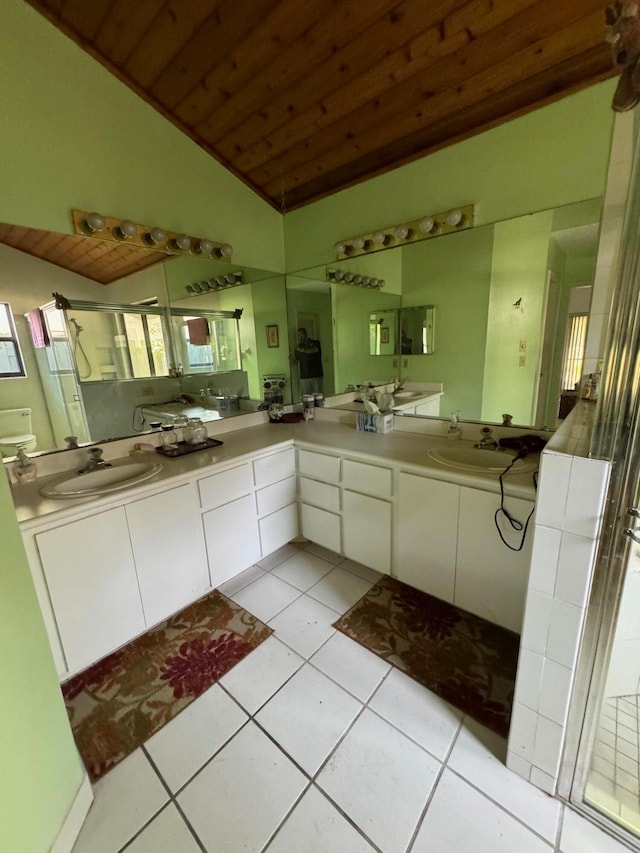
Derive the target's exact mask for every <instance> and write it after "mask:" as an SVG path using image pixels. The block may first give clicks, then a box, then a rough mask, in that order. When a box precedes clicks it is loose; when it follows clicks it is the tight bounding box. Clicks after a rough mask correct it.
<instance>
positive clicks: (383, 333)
mask: <svg viewBox="0 0 640 853" xmlns="http://www.w3.org/2000/svg"><path fill="white" fill-rule="evenodd" d="M380 343H381V344H388V343H389V327H388V326H382V327H381V329H380Z"/></svg>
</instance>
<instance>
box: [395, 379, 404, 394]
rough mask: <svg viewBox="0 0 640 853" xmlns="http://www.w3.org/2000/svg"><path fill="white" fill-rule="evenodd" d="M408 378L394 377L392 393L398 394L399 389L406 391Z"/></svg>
mask: <svg viewBox="0 0 640 853" xmlns="http://www.w3.org/2000/svg"><path fill="white" fill-rule="evenodd" d="M406 381H407V380H406V379H394V380H393V391H392V392H391V393H392V394H396V393H397V392H398V391H404V383H405V382H406Z"/></svg>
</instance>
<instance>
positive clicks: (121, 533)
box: [36, 507, 145, 673]
mask: <svg viewBox="0 0 640 853" xmlns="http://www.w3.org/2000/svg"><path fill="white" fill-rule="evenodd" d="M36 542H37V545H38V551H39V552H40V559H41V561H42V567H43V569H44V574H45V578H46V581H47V586H48V588H49V594H50V596H51V602H52V604H53V609H54V612H55V616H56V622H57V624H58V630H59V632H60V639H61V640H62V647H63V649H64V654H65V657H66V659H67V667H68V669H69V672H70V673H74V672H78V671H79V670H81V669H83V668H84V667H85V666H88V665H89V664H91V663H93V662H94V661H96V660H98V659H99V658H101V657H104V655H106V654H108V652H111V651H113V649H116V648H117V647H118V646H121V645H123V643H126V642H127V641H128V640H130V639H131V638H132V637H135V636H136V635H137V634H139V633H141V632H142V631H144V628H145V624H144V615H143V612H142V602H141V601H140V592H139V590H138V581H137V578H136V569H135V565H134V561H133V553H132V551H131V543H130V542H129V531H128V528H127V520H126V517H125V512H124V509H123V508H122V507H119V508H117V509H112V510H109V511H108V512H102V513H100V514H99V515H94V516H92V517H91V518H83V519H81V520H80V521H73V522H71V523H70V524H65V525H64V526H62V527H57V528H56V529H55V530H47V531H44V532H43V533H39V534H37V536H36Z"/></svg>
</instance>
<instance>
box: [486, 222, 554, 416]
mask: <svg viewBox="0 0 640 853" xmlns="http://www.w3.org/2000/svg"><path fill="white" fill-rule="evenodd" d="M552 220H553V211H545V212H543V213H536V214H534V215H532V216H523V217H520V218H519V219H513V220H511V221H510V222H500V223H498V224H497V225H496V226H495V228H494V239H493V263H492V274H491V292H490V296H489V314H488V326H489V328H490V329H491V335H490V336H489V337H488V338H487V347H486V351H485V363H484V383H483V394H482V420H483V421H498V422H500V421H501V420H502V414H503V413H504V412H509V413H510V414H512V415H513V422H514V423H516V424H531V423H534V421H535V405H536V400H537V386H538V376H539V371H540V352H541V330H542V328H543V325H542V324H543V319H544V310H545V306H546V280H547V261H548V254H549V237H550V234H551V223H552ZM518 300H521V304H520V306H519V307H514V303H516V302H517V301H518ZM521 341H525V342H526V351H524V352H520V349H519V347H520V342H521ZM521 358H523V359H524V365H521V364H520V360H521Z"/></svg>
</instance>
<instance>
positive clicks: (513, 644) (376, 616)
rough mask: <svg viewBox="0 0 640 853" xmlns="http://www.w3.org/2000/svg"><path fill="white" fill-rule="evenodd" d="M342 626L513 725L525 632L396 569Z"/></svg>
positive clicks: (462, 705)
mask: <svg viewBox="0 0 640 853" xmlns="http://www.w3.org/2000/svg"><path fill="white" fill-rule="evenodd" d="M334 627H336V628H337V629H338V630H339V631H341V632H342V633H343V634H346V636H347V637H351V639H352V640H355V641H356V642H357V643H360V645H362V646H364V647H365V648H367V649H369V650H370V651H372V652H375V653H376V654H377V655H379V656H380V657H381V658H384V660H386V661H388V662H389V663H391V664H393V665H394V666H396V667H398V669H401V670H402V671H403V672H405V673H406V674H407V675H409V676H410V677H411V678H413V679H415V680H416V681H418V682H419V683H420V684H422V685H424V687H427V688H428V689H429V690H432V691H433V692H434V693H436V694H437V695H438V696H440V697H441V698H442V699H445V700H446V701H447V702H450V703H451V704H452V705H454V706H455V707H456V708H459V709H460V710H461V711H464V713H465V714H469V716H470V717H473V719H474V720H477V721H478V722H479V723H482V724H483V725H485V726H488V727H489V728H490V729H492V730H493V731H495V732H497V733H498V734H500V735H503V736H506V735H507V734H508V733H509V720H510V718H511V706H512V704H513V691H514V686H515V679H516V668H517V665H518V648H519V644H520V637H519V636H518V634H514V633H513V632H512V631H507V630H506V629H505V628H500V627H499V626H498V625H493V624H491V622H487V621H485V620H484V619H481V618H480V617H479V616H474V615H473V614H471V613H467V612H466V611H465V610H460V609H459V608H458V607H454V606H453V605H452V604H448V603H447V602H446V601H441V600H440V599H438V598H434V597H433V596H432V595H427V593H425V592H420V591H419V590H417V589H413V587H410V586H407V585H406V584H403V583H400V581H397V580H395V579H394V578H390V577H383V578H382V579H381V580H379V581H378V583H376V584H375V586H373V587H371V589H370V590H369V592H368V593H367V594H366V595H365V596H363V597H362V598H361V599H360V601H358V602H357V603H356V604H355V605H354V606H353V607H352V608H351V610H349V611H348V612H347V613H345V615H344V616H342V617H341V618H340V619H339V620H338V621H337V622H335V623H334Z"/></svg>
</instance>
